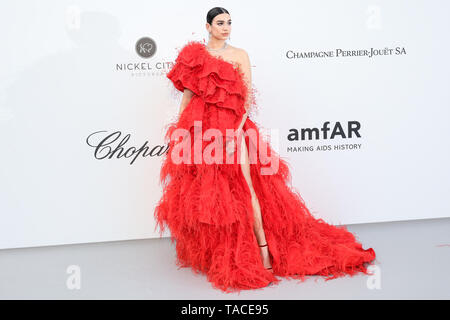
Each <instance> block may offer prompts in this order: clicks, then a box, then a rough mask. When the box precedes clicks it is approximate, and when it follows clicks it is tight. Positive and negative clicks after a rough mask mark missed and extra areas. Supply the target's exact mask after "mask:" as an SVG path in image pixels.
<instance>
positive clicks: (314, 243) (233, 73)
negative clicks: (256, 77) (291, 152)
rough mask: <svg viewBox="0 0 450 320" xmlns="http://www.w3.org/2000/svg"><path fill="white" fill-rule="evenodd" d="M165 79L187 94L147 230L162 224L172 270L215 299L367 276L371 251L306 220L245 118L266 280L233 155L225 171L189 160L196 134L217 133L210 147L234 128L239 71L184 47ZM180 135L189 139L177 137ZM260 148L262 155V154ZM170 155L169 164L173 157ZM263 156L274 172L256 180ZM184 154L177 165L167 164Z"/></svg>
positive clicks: (241, 86) (240, 110)
mask: <svg viewBox="0 0 450 320" xmlns="http://www.w3.org/2000/svg"><path fill="white" fill-rule="evenodd" d="M166 76H167V77H168V78H169V79H170V80H171V81H172V82H173V85H174V86H175V88H176V89H178V90H180V91H184V88H188V89H190V90H191V91H192V92H193V93H194V95H193V97H192V99H191V100H190V102H189V104H188V105H187V106H186V108H185V109H184V110H183V112H182V114H181V115H179V117H178V119H177V120H176V121H174V122H172V123H169V125H168V126H167V128H168V129H167V131H166V134H165V139H166V141H168V144H169V151H168V153H167V154H166V156H165V157H164V160H163V164H162V167H161V174H160V181H161V184H162V186H163V196H162V197H161V199H160V200H159V202H158V204H157V206H156V209H155V212H154V216H155V219H156V222H157V224H156V227H155V230H156V228H157V227H159V229H160V235H162V233H163V232H164V230H165V227H166V226H168V227H169V229H170V233H171V240H172V243H174V242H175V243H176V255H177V261H176V264H177V266H179V267H180V268H181V267H191V268H192V270H193V271H194V272H196V273H203V274H206V276H207V279H208V281H210V282H211V283H212V285H213V287H215V288H218V289H221V290H223V291H224V292H232V291H240V290H243V289H256V288H262V287H265V286H267V285H268V284H269V283H270V282H273V283H277V282H279V281H280V279H278V278H277V277H276V276H281V277H286V278H294V279H300V280H301V281H304V280H305V279H306V277H305V276H307V275H320V276H329V277H328V278H327V279H326V280H330V279H334V278H337V277H341V276H344V275H346V274H348V275H350V276H353V275H355V274H357V273H358V272H363V273H365V274H371V273H369V271H368V270H367V265H368V264H371V263H370V262H371V261H373V260H375V251H374V250H373V249H372V248H369V249H367V250H364V249H363V248H362V245H361V244H360V243H359V242H358V241H357V240H356V239H355V236H354V235H353V234H352V233H350V232H349V231H348V230H347V229H346V228H345V227H344V226H333V225H330V224H328V223H326V222H325V221H324V220H323V219H316V218H315V217H314V216H312V214H311V213H310V211H309V210H308V208H307V207H306V205H305V202H304V201H303V199H302V198H301V196H300V194H299V193H298V192H297V191H296V189H295V188H294V187H292V185H291V174H290V171H289V168H288V163H287V162H286V161H285V160H284V159H282V158H281V157H279V156H278V155H277V154H276V153H275V152H274V151H273V150H272V149H271V147H270V145H269V143H267V142H266V141H265V140H264V138H263V136H262V135H261V136H260V135H259V132H260V129H259V128H258V126H257V125H256V124H255V123H254V122H253V121H252V120H251V119H250V118H249V117H248V118H247V120H246V122H245V125H244V127H243V131H244V132H246V131H247V130H249V131H251V130H253V132H256V133H257V137H256V138H255V137H254V136H251V135H249V136H245V139H246V146H247V152H249V154H250V152H251V151H250V145H252V146H253V147H254V146H256V149H257V155H258V156H257V157H256V159H257V160H256V163H251V164H250V173H251V178H252V183H253V188H254V190H255V192H256V195H257V197H258V200H259V204H260V207H261V215H262V220H263V229H264V232H265V237H266V240H267V243H268V248H269V252H270V254H271V262H272V267H273V271H274V273H273V274H272V273H271V272H270V271H269V270H266V269H265V268H264V265H263V263H262V260H261V255H260V249H259V246H258V242H257V240H256V236H255V234H254V231H253V227H252V226H253V219H254V213H253V207H252V203H251V193H250V189H249V187H248V185H247V183H246V181H245V178H244V175H243V173H242V171H241V164H240V163H238V162H237V157H238V152H235V153H234V154H233V156H234V163H231V164H230V163H229V162H225V160H223V161H222V163H220V162H219V163H206V161H203V162H200V163H199V162H195V160H194V157H195V156H194V154H195V153H196V152H197V154H199V150H200V151H201V152H205V153H207V152H208V151H210V150H209V149H208V144H211V141H205V140H207V139H205V138H203V139H198V137H197V138H195V136H194V131H195V130H197V131H196V132H197V133H198V132H200V133H205V130H207V129H209V128H216V129H218V130H219V133H220V134H219V135H217V137H218V138H217V139H218V140H217V141H225V140H223V139H226V138H227V132H226V129H229V128H234V129H235V128H237V127H238V126H239V124H240V122H241V119H242V115H243V114H244V112H245V109H244V104H245V101H246V98H247V92H248V90H247V86H246V84H245V82H244V80H243V77H242V74H241V72H240V71H239V69H237V68H235V66H234V65H233V64H231V63H230V62H228V61H225V60H224V59H222V58H220V57H216V56H213V55H212V54H210V53H209V51H207V49H206V47H205V44H204V43H202V42H198V41H189V42H188V43H187V44H185V45H184V46H183V48H182V49H181V50H180V51H179V54H178V57H177V58H176V61H175V64H174V65H173V67H172V68H171V69H170V71H169V72H168V73H167V75H166ZM176 132H178V133H180V132H181V133H182V134H178V135H176V134H174V133H176ZM188 133H189V134H190V135H188V136H190V139H184V140H183V139H182V138H180V137H181V136H184V135H187V134H188ZM172 134H173V135H172ZM200 136H201V134H200ZM185 137H186V136H185ZM221 139H222V140H221ZM202 140H203V141H202ZM181 141H184V142H185V144H184V147H185V149H184V151H180V150H181V149H182V148H181V146H183V144H182V143H180V142H181ZM235 141H237V139H236V140H235ZM195 145H196V146H195ZM186 146H187V149H188V150H189V149H190V151H191V153H189V152H188V151H186ZM199 146H201V148H200V149H199ZM195 148H197V149H195ZM263 148H266V149H265V150H266V151H265V152H266V153H262V152H261V150H262V149H263ZM194 149H195V150H194ZM237 149H239V147H238V148H237ZM175 152H178V155H179V157H178V158H176V157H175V158H172V156H174V155H175ZM201 152H200V154H202V153H201ZM252 152H253V151H252ZM253 153H254V152H253ZM213 154H216V153H214V152H213ZM217 154H220V152H217ZM263 154H267V155H268V156H272V158H271V159H274V158H273V157H276V159H277V160H278V168H277V169H278V170H277V171H274V172H273V173H272V174H262V173H261V172H262V171H261V169H262V168H264V167H266V168H267V166H270V163H269V164H267V163H266V162H264V161H261V160H262V159H265V158H263ZM222 155H224V156H225V155H226V152H225V151H223V153H222ZM183 156H186V158H183V159H185V161H184V162H181V163H180V161H179V160H174V159H180V157H181V158H182V157H183ZM188 158H189V160H191V162H190V163H189V161H188V160H187V159H188ZM260 158H261V159H260Z"/></svg>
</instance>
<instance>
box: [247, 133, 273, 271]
mask: <svg viewBox="0 0 450 320" xmlns="http://www.w3.org/2000/svg"><path fill="white" fill-rule="evenodd" d="M240 160H241V169H242V173H243V174H244V177H245V181H246V182H247V184H248V187H249V189H250V193H251V196H252V207H253V215H254V224H253V231H254V232H255V236H256V239H257V241H258V244H259V245H263V244H266V237H265V234H264V228H263V222H262V217H261V207H260V205H259V201H258V197H257V196H256V193H255V190H254V189H253V184H252V179H251V176H250V163H249V158H248V152H247V147H246V143H245V138H244V135H242V142H241V159H240ZM260 251H261V257H262V261H263V264H264V267H265V268H270V267H272V266H271V264H270V257H269V251H268V246H265V247H262V248H260ZM270 270H272V269H270Z"/></svg>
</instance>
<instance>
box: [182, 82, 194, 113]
mask: <svg viewBox="0 0 450 320" xmlns="http://www.w3.org/2000/svg"><path fill="white" fill-rule="evenodd" d="M193 95H194V93H193V92H192V91H191V90H189V89H188V88H185V89H184V92H183V98H182V99H181V105H180V115H181V114H182V113H183V110H184V108H186V106H187V105H188V103H189V101H191V98H192V96H193Z"/></svg>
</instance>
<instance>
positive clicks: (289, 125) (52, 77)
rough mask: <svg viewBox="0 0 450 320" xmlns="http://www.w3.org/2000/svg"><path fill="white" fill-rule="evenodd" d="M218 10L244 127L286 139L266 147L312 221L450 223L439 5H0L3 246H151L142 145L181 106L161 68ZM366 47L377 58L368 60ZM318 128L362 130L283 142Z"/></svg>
mask: <svg viewBox="0 0 450 320" xmlns="http://www.w3.org/2000/svg"><path fill="white" fill-rule="evenodd" d="M155 4H157V6H155ZM216 5H219V6H223V7H225V8H227V9H228V10H229V11H230V13H231V17H232V20H233V22H232V23H233V29H232V33H231V41H230V44H232V45H234V46H236V47H240V48H243V49H245V50H246V51H247V52H248V54H249V56H250V60H251V62H252V73H253V82H254V86H255V87H256V89H257V90H258V92H259V95H258V96H257V100H258V108H259V112H258V113H257V114H254V117H253V119H254V120H255V121H256V122H257V123H258V124H259V125H261V126H262V127H263V128H266V129H267V130H270V129H276V130H279V138H280V139H279V141H278V140H277V141H274V145H277V144H278V147H279V152H280V153H281V155H282V156H284V157H287V159H288V161H289V163H290V165H291V167H292V176H293V184H294V185H295V187H296V188H297V190H298V191H299V192H300V193H301V194H302V197H303V198H304V200H305V201H306V203H307V205H308V207H309V208H310V210H311V211H312V213H313V214H314V215H315V216H316V217H321V218H324V219H325V220H326V221H328V222H330V223H333V224H352V223H364V222H380V221H398V220H410V219H424V218H437V217H448V216H449V197H448V193H449V190H450V188H449V186H450V183H449V181H450V179H449V178H450V177H449V175H450V174H449V169H448V163H449V162H450V161H449V160H450V159H449V155H450V152H449V149H448V141H447V139H448V138H449V136H450V135H449V133H450V129H449V125H448V119H449V117H450V111H449V106H450V97H449V87H450V86H449V84H450V79H449V75H450V73H449V71H450V62H449V61H450V59H449V58H448V52H449V49H450V47H449V42H448V31H449V30H450V20H449V19H448V12H449V9H450V4H449V3H448V2H446V1H395V2H392V1H376V2H373V1H333V0H328V1H314V2H310V1H286V0H285V1H279V2H277V3H276V4H275V3H273V2H269V1H266V2H264V1H258V2H257V1H245V2H243V1H219V2H210V1H189V2H186V1H163V2H156V3H154V2H150V1H136V0H133V1H127V2H125V1H121V2H110V1H106V0H102V1H75V0H71V1H60V0H58V1H56V0H55V1H31V0H29V1H20V2H19V1H17V2H13V1H9V2H2V3H1V4H0V30H1V31H0V32H1V39H2V44H1V49H2V50H1V51H0V59H1V61H2V62H3V63H2V70H1V75H0V129H1V152H2V154H1V155H2V156H1V158H0V161H1V163H0V164H1V165H0V181H1V182H0V215H1V224H0V248H17V247H34V246H44V245H60V244H71V243H87V242H98V241H113V240H126V239H143V238H152V237H157V236H158V234H157V233H156V232H154V226H155V224H154V219H153V209H154V207H155V205H156V202H157V201H158V199H159V197H160V195H161V186H160V185H159V184H158V175H159V168H160V165H161V157H160V156H158V154H157V153H156V152H157V151H158V150H157V149H155V150H154V151H153V153H151V150H152V149H153V148H158V147H159V146H164V141H163V131H162V129H163V126H164V124H165V123H167V122H168V121H169V120H171V119H173V117H174V116H175V115H176V113H177V112H178V109H179V103H180V98H181V95H174V89H173V87H172V86H171V83H170V82H169V80H168V79H166V78H165V74H164V72H166V71H167V70H168V68H169V66H170V65H169V64H168V62H169V61H173V60H174V58H175V56H176V53H177V50H176V48H179V47H180V46H181V45H183V44H184V43H186V42H187V41H188V40H202V39H203V38H206V37H207V31H206V29H205V18H206V13H207V11H208V10H209V9H211V8H212V7H213V6H216ZM142 37H150V38H152V39H153V40H154V41H155V43H156V44H157V51H156V53H155V55H154V56H153V57H151V58H148V59H145V58H142V57H140V56H139V55H138V54H137V53H136V51H135V45H136V42H137V41H138V40H139V39H140V38H142ZM371 48H373V49H374V50H380V51H381V55H376V56H372V57H368V56H367V55H365V56H364V55H361V53H362V51H363V50H369V51H370V50H371ZM388 49H393V51H392V52H389V50H388ZM397 49H399V50H400V51H399V52H397V51H396V50H397ZM339 50H343V51H348V52H350V53H351V52H353V54H354V55H352V56H349V55H346V56H342V55H340V54H339V55H337V56H336V54H337V53H339V52H338V51H339ZM291 51H292V52H294V53H299V54H301V53H304V54H307V53H312V54H311V55H309V56H306V57H298V58H297V59H291V58H289V57H288V56H289V55H290V54H291ZM320 52H331V53H333V55H334V56H330V57H320V56H319V55H318V54H319V53H320ZM316 54H317V55H316ZM355 54H356V55H355ZM118 66H127V68H126V69H125V70H120V68H118ZM327 121H329V122H330V125H331V126H334V125H335V124H336V122H339V123H340V124H342V126H343V128H346V126H347V125H348V122H350V121H354V122H357V123H359V125H360V130H359V133H360V135H361V136H360V137H352V138H342V137H339V136H338V137H335V138H334V139H325V138H323V137H321V138H320V139H318V140H316V139H313V140H299V141H288V139H287V136H288V134H289V132H290V130H291V129H297V130H301V129H304V128H320V127H322V125H323V124H324V123H325V122H327ZM114 133H116V134H117V136H114V138H111V139H110V140H109V141H108V142H107V143H106V144H107V145H106V146H105V147H103V148H101V149H100V150H98V151H97V152H96V150H95V148H94V147H93V146H92V145H96V144H98V143H99V142H100V141H101V140H102V139H104V138H106V137H107V136H109V135H112V134H114ZM112 140H114V141H112ZM121 141H122V142H121ZM142 146H147V147H148V148H149V150H147V151H146V153H145V154H143V153H141V154H138V155H132V154H131V153H132V151H133V148H140V147H142ZM336 146H338V147H339V146H340V147H341V149H339V150H337V149H335V147H336ZM120 147H123V148H124V150H123V152H122V154H118V152H119V151H120V150H117V152H116V153H115V154H114V155H113V156H112V157H109V156H110V155H111V153H112V151H113V150H114V149H116V148H120ZM293 147H297V149H296V151H293V149H292V148H293ZM302 147H303V148H304V147H308V148H309V149H307V150H305V149H301V148H302ZM127 150H128V153H126V154H125V155H124V154H123V153H124V152H125V151H127ZM299 150H302V151H299ZM308 150H309V151H308ZM133 159H134V160H133Z"/></svg>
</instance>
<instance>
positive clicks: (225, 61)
mask: <svg viewBox="0 0 450 320" xmlns="http://www.w3.org/2000/svg"><path fill="white" fill-rule="evenodd" d="M200 44H201V46H202V49H203V50H204V51H205V53H206V54H207V55H209V56H210V57H212V58H213V59H216V60H219V61H222V62H224V63H226V64H228V65H229V66H231V67H232V68H233V69H234V70H236V71H239V64H238V63H237V62H234V61H233V62H231V61H228V60H225V59H224V58H223V57H221V56H216V55H213V54H212V53H211V52H209V51H208V48H206V45H205V44H204V43H201V42H200Z"/></svg>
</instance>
